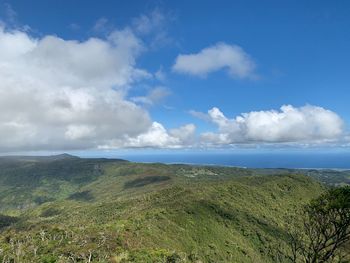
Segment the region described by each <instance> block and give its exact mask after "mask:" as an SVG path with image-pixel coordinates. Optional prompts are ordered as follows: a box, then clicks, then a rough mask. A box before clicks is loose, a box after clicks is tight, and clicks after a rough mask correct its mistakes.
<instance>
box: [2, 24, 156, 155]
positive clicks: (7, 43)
mask: <svg viewBox="0 0 350 263" xmlns="http://www.w3.org/2000/svg"><path fill="white" fill-rule="evenodd" d="M142 48H143V46H142V44H141V41H140V40H139V39H138V38H137V37H136V36H135V35H134V34H133V32H131V31H130V30H128V29H125V30H120V31H113V32H112V33H110V34H109V35H108V37H107V38H106V39H99V38H90V39H88V40H86V41H67V40H64V39H61V38H59V37H57V36H45V37H43V38H33V37H31V36H30V35H29V34H28V33H26V32H21V31H18V30H7V29H5V28H4V27H0V138H1V139H0V148H1V150H2V151H10V150H17V149H20V150H46V149H75V148H89V147H97V146H98V145H100V144H104V143H105V142H106V141H108V140H111V139H115V138H121V137H123V136H126V135H127V136H137V135H139V134H141V133H144V132H145V131H147V130H148V129H149V127H151V126H152V121H151V119H150V117H149V114H148V113H147V111H145V110H144V109H142V108H141V107H139V106H137V105H136V104H134V103H133V102H131V101H128V100H127V99H126V98H125V97H126V93H127V90H128V88H129V86H130V85H132V83H134V82H135V81H137V80H139V79H142V78H147V77H150V74H149V73H148V72H147V71H145V70H142V69H138V68H137V67H136V65H135V64H136V59H137V57H138V56H139V54H140V52H141V51H142Z"/></svg>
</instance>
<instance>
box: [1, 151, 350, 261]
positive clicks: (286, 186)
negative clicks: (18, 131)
mask: <svg viewBox="0 0 350 263" xmlns="http://www.w3.org/2000/svg"><path fill="white" fill-rule="evenodd" d="M322 172H323V171H319V170H286V169H277V170H276V169H274V170H272V169H268V170H264V169H259V170H253V169H240V168H229V167H215V166H188V165H165V164H138V163H130V162H126V161H122V160H107V159H80V158H77V157H73V156H69V155H61V156H53V157H31V158H29V157H16V158H15V157H12V158H10V157H7V158H0V190H1V191H0V213H1V215H0V231H1V236H0V262H274V261H276V260H277V259H276V247H278V248H280V249H279V251H288V249H287V248H288V240H289V239H288V227H287V225H286V223H287V222H288V220H287V218H290V217H291V216H292V215H294V214H295V212H296V211H298V210H299V209H301V208H302V207H303V206H304V205H306V204H308V203H309V202H310V200H312V199H315V198H317V197H318V196H319V195H320V194H322V193H323V192H324V191H325V189H326V186H325V185H324V184H321V183H319V182H318V181H316V180H314V179H312V178H311V176H312V177H314V178H317V179H318V180H319V181H322V182H326V183H328V184H331V185H339V184H346V183H347V182H348V181H347V180H349V175H348V172H347V171H327V172H326V173H325V174H322ZM340 176H341V177H342V178H343V179H344V180H342V181H341V182H340V181H339V178H340ZM286 253H287V252H286Z"/></svg>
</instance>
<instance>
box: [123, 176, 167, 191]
mask: <svg viewBox="0 0 350 263" xmlns="http://www.w3.org/2000/svg"><path fill="white" fill-rule="evenodd" d="M168 180H170V177H169V176H147V177H142V178H137V179H135V180H132V181H128V182H126V183H125V184H124V189H127V188H132V187H142V186H145V185H148V184H154V183H160V182H165V181H168Z"/></svg>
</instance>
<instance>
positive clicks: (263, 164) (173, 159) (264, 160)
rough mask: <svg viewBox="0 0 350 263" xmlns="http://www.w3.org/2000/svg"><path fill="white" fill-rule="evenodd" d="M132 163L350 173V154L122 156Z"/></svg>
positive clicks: (170, 154)
mask: <svg viewBox="0 0 350 263" xmlns="http://www.w3.org/2000/svg"><path fill="white" fill-rule="evenodd" d="M118 158H123V159H126V160H129V161H133V162H146V163H150V162H152V163H153V162H160V163H167V164H173V163H184V164H198V165H224V166H236V167H247V168H316V169H328V168H332V169H350V153H257V154H255V153H249V154H239V153H234V154H230V153H199V154H198V153H164V154H151V153H150V154H135V153H133V154H122V155H118Z"/></svg>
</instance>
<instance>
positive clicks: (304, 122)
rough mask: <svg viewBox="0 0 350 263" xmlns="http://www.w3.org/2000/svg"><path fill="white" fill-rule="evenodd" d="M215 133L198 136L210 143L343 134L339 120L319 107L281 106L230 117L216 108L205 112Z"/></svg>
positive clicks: (309, 139) (319, 139) (301, 140)
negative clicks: (213, 126)
mask: <svg viewBox="0 0 350 263" xmlns="http://www.w3.org/2000/svg"><path fill="white" fill-rule="evenodd" d="M207 116H208V118H209V119H210V121H211V122H213V123H214V124H215V125H217V127H218V132H217V133H213V132H207V133H203V134H202V135H201V138H202V141H203V142H205V143H210V144H241V143H304V142H308V143H312V142H313V143H320V142H327V141H330V140H337V139H339V137H340V136H341V135H342V133H343V121H342V119H341V118H340V117H339V116H338V115H337V114H336V113H334V112H332V111H330V110H327V109H324V108H322V107H317V106H312V105H306V106H304V107H300V108H297V107H293V106H291V105H284V106H282V107H281V108H280V110H279V111H277V110H269V111H252V112H249V113H243V114H241V115H240V116H237V117H235V118H233V119H229V118H227V117H226V116H225V115H224V114H223V113H222V112H221V111H220V110H219V109H218V108H212V109H211V110H209V111H208V114H207Z"/></svg>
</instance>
